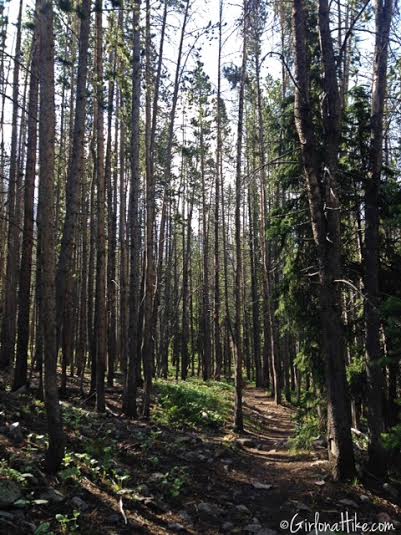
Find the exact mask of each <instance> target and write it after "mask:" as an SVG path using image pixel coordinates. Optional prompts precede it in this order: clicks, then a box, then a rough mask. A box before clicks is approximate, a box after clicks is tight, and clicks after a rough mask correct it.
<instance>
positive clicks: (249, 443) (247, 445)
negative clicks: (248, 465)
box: [236, 438, 256, 448]
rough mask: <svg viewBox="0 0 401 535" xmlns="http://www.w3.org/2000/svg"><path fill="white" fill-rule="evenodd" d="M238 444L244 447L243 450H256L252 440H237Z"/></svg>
mask: <svg viewBox="0 0 401 535" xmlns="http://www.w3.org/2000/svg"><path fill="white" fill-rule="evenodd" d="M236 442H237V444H238V445H239V446H242V447H243V448H255V447H256V443H255V441H254V440H252V439H251V438H237V440H236Z"/></svg>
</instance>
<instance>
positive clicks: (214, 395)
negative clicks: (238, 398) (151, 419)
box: [155, 381, 233, 429]
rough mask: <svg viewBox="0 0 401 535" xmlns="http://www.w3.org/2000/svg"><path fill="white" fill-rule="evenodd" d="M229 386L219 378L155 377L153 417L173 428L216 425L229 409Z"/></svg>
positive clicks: (218, 426)
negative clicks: (183, 379) (169, 379)
mask: <svg viewBox="0 0 401 535" xmlns="http://www.w3.org/2000/svg"><path fill="white" fill-rule="evenodd" d="M232 388H233V387H232V386H231V385H229V384H227V383H219V382H210V383H203V384H202V383H199V382H196V381H186V382H182V383H171V382H167V381H159V382H158V383H157V391H158V393H159V396H158V403H157V407H156V411H155V419H156V421H158V422H159V423H161V424H164V425H169V426H171V427H175V428H192V429H197V428H202V427H209V428H215V429H218V428H220V427H222V426H223V425H224V422H225V420H226V418H227V417H228V415H229V413H230V409H231V398H232V396H231V394H232Z"/></svg>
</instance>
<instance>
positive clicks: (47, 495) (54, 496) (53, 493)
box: [40, 487, 65, 503]
mask: <svg viewBox="0 0 401 535" xmlns="http://www.w3.org/2000/svg"><path fill="white" fill-rule="evenodd" d="M40 499H41V500H47V501H49V502H51V503H61V502H63V501H64V500H65V496H64V494H62V493H61V492H59V491H58V490H56V489H53V488H52V487H49V488H48V489H47V490H46V491H45V492H42V494H41V495H40Z"/></svg>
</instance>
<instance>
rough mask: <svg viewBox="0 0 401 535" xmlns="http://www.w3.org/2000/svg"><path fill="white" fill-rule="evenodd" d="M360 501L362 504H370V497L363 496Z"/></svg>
mask: <svg viewBox="0 0 401 535" xmlns="http://www.w3.org/2000/svg"><path fill="white" fill-rule="evenodd" d="M359 499H360V500H361V502H362V503H369V502H370V499H369V496H365V494H361V495H360V496H359Z"/></svg>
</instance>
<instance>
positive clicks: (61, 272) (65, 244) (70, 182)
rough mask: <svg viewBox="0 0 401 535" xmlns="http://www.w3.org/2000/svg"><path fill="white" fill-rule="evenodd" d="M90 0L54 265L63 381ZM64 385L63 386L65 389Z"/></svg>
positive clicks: (84, 14) (68, 349)
mask: <svg viewBox="0 0 401 535" xmlns="http://www.w3.org/2000/svg"><path fill="white" fill-rule="evenodd" d="M90 5H91V0H82V5H81V10H80V20H81V27H80V34H79V59H78V75H77V89H76V103H75V118H74V126H73V134H72V150H71V157H70V160H69V166H68V173H67V184H66V214H65V220H64V225H63V234H62V239H61V249H60V257H59V261H58V266H57V277H56V294H57V333H58V335H57V339H58V340H57V346H58V347H59V344H60V343H61V341H62V346H63V347H62V349H63V357H62V360H63V370H64V373H63V378H64V379H63V382H64V383H65V381H66V375H65V368H66V364H67V363H68V362H70V361H71V357H72V355H71V353H72V343H71V342H72V322H73V312H72V307H73V284H74V269H73V268H74V255H75V248H76V239H77V222H78V215H79V212H80V209H81V207H80V195H81V181H82V172H83V157H84V134H85V119H86V101H87V91H86V79H87V72H88V46H89V32H90ZM65 386H66V385H65V384H64V385H63V389H65Z"/></svg>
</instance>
